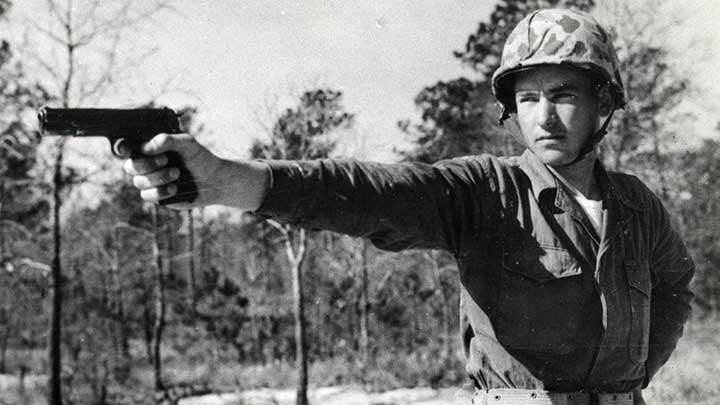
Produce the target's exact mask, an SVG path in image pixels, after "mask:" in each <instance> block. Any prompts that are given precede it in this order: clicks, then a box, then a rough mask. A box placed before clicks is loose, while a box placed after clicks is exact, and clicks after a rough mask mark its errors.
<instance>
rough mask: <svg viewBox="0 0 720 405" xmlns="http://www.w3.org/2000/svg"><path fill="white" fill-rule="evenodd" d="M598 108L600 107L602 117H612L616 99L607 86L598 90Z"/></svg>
mask: <svg viewBox="0 0 720 405" xmlns="http://www.w3.org/2000/svg"><path fill="white" fill-rule="evenodd" d="M598 106H599V107H600V115H601V116H603V117H606V116H608V115H610V113H611V112H612V110H613V108H614V107H615V98H614V97H613V94H612V90H611V89H610V86H609V85H607V84H603V85H602V86H600V88H599V89H598Z"/></svg>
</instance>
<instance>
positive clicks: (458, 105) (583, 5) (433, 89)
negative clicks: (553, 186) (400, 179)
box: [398, 0, 594, 162]
mask: <svg viewBox="0 0 720 405" xmlns="http://www.w3.org/2000/svg"><path fill="white" fill-rule="evenodd" d="M593 5H594V1H593V0H508V1H501V2H499V3H498V4H497V5H496V6H495V9H494V10H493V12H492V13H491V15H490V20H489V21H488V22H485V21H483V22H480V24H479V25H478V28H477V30H476V31H475V32H474V33H473V34H470V36H469V37H468V39H467V42H466V43H465V49H464V50H462V51H455V53H454V54H455V57H456V58H457V59H458V60H459V61H460V62H461V63H462V64H464V65H466V66H469V67H470V68H472V69H473V70H474V71H475V72H476V73H479V74H480V75H481V79H480V80H471V79H468V78H464V77H460V78H457V79H454V80H451V81H448V82H443V81H439V82H437V83H436V84H434V85H432V86H428V87H425V88H424V89H423V90H422V91H421V92H420V93H419V94H418V95H417V96H416V97H415V106H416V108H417V109H418V110H420V123H416V124H413V123H411V121H410V120H403V121H400V122H399V123H398V125H399V127H400V129H402V130H403V131H404V132H405V133H406V134H408V135H409V136H410V137H411V139H412V141H413V143H414V145H413V146H412V147H411V149H410V150H409V151H401V152H400V155H401V156H402V157H403V158H404V159H408V160H420V161H424V162H435V161H437V160H441V159H447V158H452V157H457V156H465V155H471V154H477V153H480V152H487V153H493V154H500V155H513V154H517V153H518V152H521V151H522V147H521V146H520V145H518V144H517V143H514V142H513V141H512V139H511V137H509V136H508V134H507V133H506V131H504V130H502V129H501V128H498V126H497V125H496V122H497V118H498V117H499V111H500V110H499V108H498V107H497V106H496V103H495V101H494V97H493V96H492V92H491V90H490V83H489V80H488V79H489V75H490V74H491V73H492V72H494V71H495V69H496V68H497V67H498V66H499V64H500V56H501V54H502V48H503V45H504V44H505V39H506V38H507V37H508V35H510V31H511V30H512V28H514V27H515V25H516V24H517V23H518V22H519V21H520V20H521V19H522V18H523V17H525V16H526V15H527V14H529V13H531V12H532V11H534V10H537V9H541V8H549V7H567V8H574V9H579V10H584V11H587V10H589V9H591V8H592V7H593Z"/></svg>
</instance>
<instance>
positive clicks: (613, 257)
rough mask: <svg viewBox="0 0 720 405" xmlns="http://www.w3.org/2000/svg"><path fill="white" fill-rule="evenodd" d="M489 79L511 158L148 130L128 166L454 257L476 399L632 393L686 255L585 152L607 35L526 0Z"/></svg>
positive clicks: (682, 295) (616, 87) (576, 400)
mask: <svg viewBox="0 0 720 405" xmlns="http://www.w3.org/2000/svg"><path fill="white" fill-rule="evenodd" d="M492 88H493V92H494V94H495V95H496V97H497V99H498V100H499V101H500V103H501V104H502V106H503V114H502V117H501V122H502V121H504V122H505V123H506V124H511V125H510V126H511V128H514V129H515V130H514V132H515V135H516V137H517V138H518V139H519V140H520V141H521V142H522V143H523V144H524V145H525V146H526V148H527V150H526V151H525V152H524V153H523V154H522V156H516V157H507V158H499V157H495V156H490V155H480V156H470V157H465V158H459V159H450V160H445V161H441V162H437V163H436V164H433V165H426V164H422V163H399V164H378V163H371V162H359V161H354V160H332V159H326V160H318V161H245V162H230V161H227V160H222V159H220V158H218V157H216V156H214V155H213V154H212V153H210V152H209V151H207V150H206V149H204V148H203V147H202V146H200V145H199V144H198V143H196V142H195V141H194V140H193V139H192V138H191V137H190V136H189V135H186V134H182V135H159V136H157V137H155V138H154V139H153V140H151V141H150V142H149V143H147V144H146V145H145V146H144V152H145V153H146V154H148V155H151V156H152V157H150V158H142V159H135V160H129V161H128V162H127V164H126V170H127V172H128V173H130V174H132V175H133V176H134V184H135V186H136V187H138V188H139V189H141V195H142V198H143V199H145V200H147V201H158V200H159V199H161V198H166V197H168V196H171V195H173V194H174V193H175V191H176V189H177V187H176V185H175V184H174V182H175V181H176V179H177V177H178V171H177V170H176V169H175V168H171V167H166V163H167V158H166V157H165V155H164V153H165V152H167V151H177V152H179V153H180V154H181V155H182V156H183V158H184V159H185V162H186V165H187V167H188V168H189V170H190V171H191V172H192V173H193V174H194V177H195V178H196V179H197V182H198V186H199V188H200V190H201V192H200V195H199V198H198V200H197V202H196V203H194V204H195V205H203V204H226V205H232V206H237V207H241V208H244V209H247V210H253V211H255V212H256V213H257V214H259V215H263V216H266V217H271V218H274V219H277V220H279V221H285V222H289V223H293V224H296V225H300V226H306V227H313V228H320V229H326V230H331V231H336V232H341V233H345V234H349V235H355V236H363V237H367V238H369V239H370V240H372V242H373V243H374V244H375V245H376V246H378V247H379V248H381V249H387V250H401V249H408V248H427V249H445V250H447V251H449V252H450V253H452V254H453V255H454V257H455V258H456V259H457V263H458V268H459V276H460V280H461V282H462V312H463V319H464V322H463V324H464V325H463V342H464V346H465V349H466V350H465V352H466V355H467V371H468V374H469V375H470V377H471V378H472V380H473V382H474V384H475V386H476V388H477V393H476V395H475V398H474V403H477V404H486V403H487V404H523V403H525V404H595V403H600V404H632V403H635V404H642V403H644V401H643V398H642V394H641V389H642V388H644V387H646V386H647V385H648V383H649V382H650V380H651V378H652V377H653V375H654V374H655V373H656V372H657V371H658V369H659V368H660V367H661V366H662V365H663V364H664V363H665V362H666V361H667V359H668V357H669V356H670V354H671V352H672V351H673V349H674V348H675V345H676V343H677V341H678V339H679V338H680V336H681V334H682V330H683V324H684V323H685V321H686V320H687V318H688V316H689V314H690V301H691V299H692V296H693V294H692V292H691V291H690V290H689V287H688V285H689V283H690V280H691V278H692V276H693V273H694V265H693V263H692V261H691V259H690V258H689V256H688V253H687V251H686V249H685V246H684V245H683V242H682V240H681V239H680V237H679V236H678V234H677V232H676V231H675V230H674V229H673V228H672V226H671V224H670V219H669V218H668V213H667V212H666V210H665V209H664V208H663V206H662V205H661V202H660V200H659V199H658V198H657V197H656V196H655V195H654V194H653V193H652V192H651V191H650V190H649V189H648V188H647V187H646V186H645V185H644V184H643V183H642V182H641V181H640V180H638V179H637V178H636V177H633V176H631V175H627V174H621V173H613V172H607V171H606V170H605V168H604V167H603V165H602V164H601V163H600V161H599V160H598V158H597V148H596V147H597V144H598V142H599V141H600V140H601V139H602V137H603V135H604V134H605V129H606V127H607V125H608V123H609V122H610V119H611V116H612V113H613V111H614V110H615V109H618V108H622V107H623V106H624V105H625V97H624V89H623V84H622V81H621V80H620V75H619V72H618V62H617V56H616V54H615V51H614V48H613V46H612V41H611V39H610V38H609V37H608V35H607V33H606V31H605V30H604V29H603V28H602V27H601V26H600V25H599V24H598V23H597V22H596V21H595V20H594V19H593V18H592V17H590V16H589V15H587V14H585V13H580V12H576V11H570V10H557V9H546V10H541V11H536V12H534V13H532V14H531V15H529V16H527V17H526V18H525V19H523V20H522V21H521V22H520V23H519V24H518V25H517V27H516V28H515V29H514V30H513V32H512V33H511V35H510V37H509V38H508V40H507V43H506V46H505V49H504V51H503V57H502V61H501V66H500V68H499V69H498V70H497V71H496V72H495V74H494V75H493V78H492ZM179 207H180V208H187V205H185V206H182V205H181V206H179Z"/></svg>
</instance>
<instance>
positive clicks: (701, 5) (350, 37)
mask: <svg viewBox="0 0 720 405" xmlns="http://www.w3.org/2000/svg"><path fill="white" fill-rule="evenodd" d="M602 1H603V0H598V2H599V3H602ZM634 2H636V1H634ZM75 4H76V5H77V6H78V7H82V6H83V5H87V4H89V0H76V1H75ZM668 4H669V6H668V7H665V8H664V9H663V10H659V11H658V10H653V11H657V12H659V13H660V16H661V17H662V18H669V19H671V20H672V21H675V20H677V21H681V20H683V21H685V22H684V23H683V24H682V25H678V26H677V27H676V31H675V32H674V33H673V35H671V36H668V38H667V39H665V38H664V39H663V41H668V42H667V44H666V45H667V47H668V48H670V49H673V51H674V52H675V53H676V56H675V59H674V60H675V61H677V62H678V63H679V64H680V65H683V66H685V67H686V68H687V69H690V70H691V75H692V77H693V78H694V79H695V81H696V84H697V88H698V89H697V94H696V95H695V97H694V98H693V100H690V101H689V102H688V105H689V107H688V108H691V109H695V110H698V111H700V112H701V115H700V119H699V120H698V125H701V126H702V131H705V132H708V128H710V127H711V126H712V127H714V125H715V123H716V122H717V121H718V119H717V118H716V116H717V114H715V111H717V109H716V107H715V104H716V102H715V100H720V97H717V96H718V95H720V81H719V80H717V79H716V78H715V72H716V71H717V66H719V65H718V63H720V46H718V45H720V43H718V41H719V36H718V35H717V34H716V27H717V22H718V21H720V2H718V1H716V0H688V1H682V2H681V1H679V0H678V1H668ZM175 5H176V9H175V11H174V12H170V13H163V14H162V15H161V17H160V18H158V19H156V20H155V21H154V22H153V23H152V24H151V25H150V27H147V28H145V29H142V30H137V32H133V33H132V34H133V35H132V43H133V46H134V47H136V48H137V49H155V50H156V52H155V53H154V54H153V55H152V56H151V57H150V58H148V59H147V60H145V61H144V62H143V64H142V67H141V68H140V69H139V70H137V72H138V74H137V75H136V77H132V78H130V79H128V80H129V81H130V80H132V81H138V83H135V84H134V85H133V86H132V87H130V86H129V87H128V88H132V89H133V91H132V92H130V94H125V95H123V96H122V97H118V98H115V99H113V98H110V99H107V100H106V101H104V103H105V104H103V105H93V106H95V107H123V106H127V105H133V103H142V102H144V101H146V100H147V98H148V97H149V96H151V95H153V96H157V95H158V94H161V97H160V98H159V101H160V102H161V103H164V104H167V105H168V106H170V107H175V108H179V107H182V106H184V105H187V104H192V105H196V106H197V107H198V108H199V112H200V117H199V118H200V120H201V122H203V123H204V125H205V127H206V129H207V131H206V134H205V135H204V136H203V138H202V139H200V140H201V142H203V143H206V144H208V145H210V146H211V147H212V148H213V150H215V151H216V152H218V153H220V154H222V155H224V156H226V157H241V156H244V155H245V154H246V151H247V148H248V146H249V145H250V144H251V142H252V140H253V139H254V138H257V137H263V136H264V135H265V133H266V131H265V130H264V129H263V128H262V126H261V125H259V122H260V121H261V120H267V118H268V117H269V114H268V113H267V110H268V109H267V105H274V106H275V107H272V108H270V110H275V111H276V110H277V109H278V108H279V107H285V106H287V105H288V102H289V101H290V100H292V98H290V97H289V95H292V94H295V95H297V94H299V93H300V92H301V91H302V90H304V89H307V88H311V87H316V86H325V87H330V88H334V89H339V90H342V91H343V94H344V105H345V106H346V108H347V110H348V111H350V112H353V113H355V114H356V116H357V117H356V125H355V128H354V130H353V131H352V133H349V134H343V137H345V138H344V141H343V145H345V149H346V150H345V151H346V152H347V154H357V155H359V156H362V157H365V158H370V159H373V160H381V161H387V160H392V159H393V154H392V150H393V148H394V147H402V145H404V141H406V140H407V138H406V137H405V135H404V134H403V133H402V132H400V130H399V129H398V128H397V125H396V123H397V121H398V120H401V119H406V118H411V117H415V116H416V114H417V111H416V110H415V107H414V104H413V98H414V97H415V95H417V94H418V92H419V91H420V90H421V89H422V88H423V87H425V86H429V85H432V84H434V83H435V82H437V81H438V80H450V79H454V78H457V77H460V76H465V77H468V78H471V79H476V78H478V76H477V73H475V72H474V71H472V70H471V69H469V68H467V67H463V66H462V65H461V64H460V63H459V61H458V60H457V59H455V58H454V57H453V55H452V52H453V51H454V50H459V49H462V47H463V46H464V44H465V41H466V39H467V37H468V35H469V34H470V33H472V32H474V30H475V29H476V27H477V24H478V22H479V21H481V20H487V18H488V16H489V13H490V12H491V11H492V8H493V7H494V5H495V1H491V0H474V1H472V0H432V1H431V0H393V1H387V0H384V1H381V0H363V1H351V0H335V1H330V0H243V1H233V0H212V1H210V0H177V1H176V2H175ZM44 7H45V1H43V0H24V1H23V2H15V4H14V10H13V14H12V15H11V20H13V21H20V22H22V21H25V24H26V25H27V21H29V20H34V21H40V22H41V24H42V19H40V20H38V18H39V17H38V16H42V15H43V11H44ZM21 25H22V24H21ZM137 49H136V50H137ZM688 60H690V62H688ZM128 84H129V83H128ZM274 99H278V101H277V102H273V100H274Z"/></svg>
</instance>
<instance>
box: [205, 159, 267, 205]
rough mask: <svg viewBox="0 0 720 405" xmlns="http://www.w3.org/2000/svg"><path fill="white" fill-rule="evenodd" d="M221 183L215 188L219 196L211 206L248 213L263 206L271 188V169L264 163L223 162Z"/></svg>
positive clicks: (220, 175) (219, 171) (219, 178)
mask: <svg viewBox="0 0 720 405" xmlns="http://www.w3.org/2000/svg"><path fill="white" fill-rule="evenodd" d="M221 166H222V167H221V169H220V170H218V173H219V175H218V176H216V178H217V179H218V180H220V181H218V182H217V186H216V187H213V188H214V191H215V193H216V194H217V195H216V196H215V197H214V198H213V200H215V201H212V202H210V204H222V205H227V206H232V207H237V208H240V209H243V210H247V211H255V210H257V209H258V208H260V206H261V205H262V202H263V200H264V199H265V195H266V194H267V191H268V189H269V187H270V174H269V167H268V165H267V164H266V163H264V162H262V161H231V160H223V161H222V165H221Z"/></svg>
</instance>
